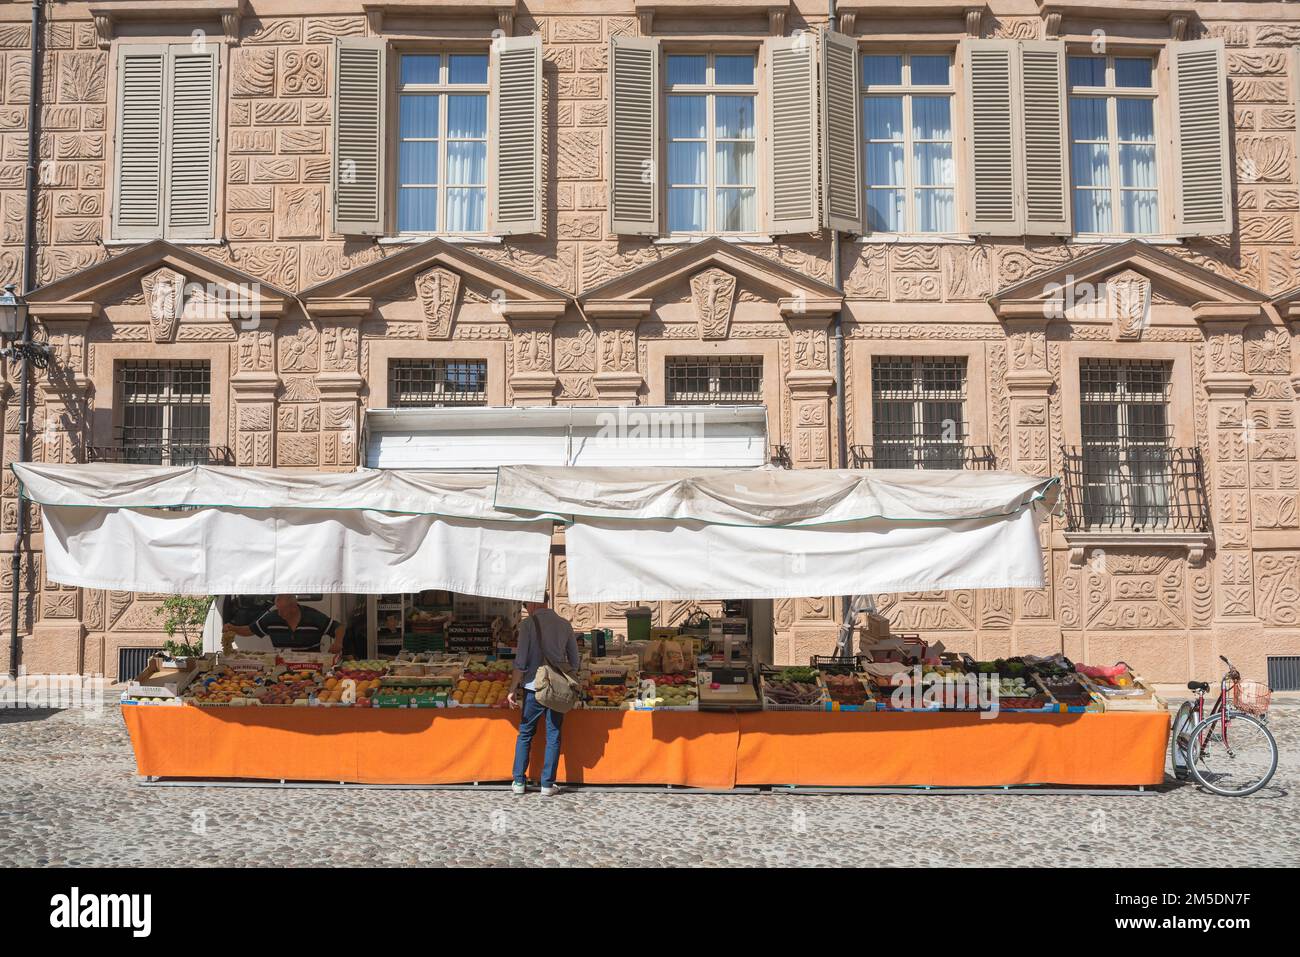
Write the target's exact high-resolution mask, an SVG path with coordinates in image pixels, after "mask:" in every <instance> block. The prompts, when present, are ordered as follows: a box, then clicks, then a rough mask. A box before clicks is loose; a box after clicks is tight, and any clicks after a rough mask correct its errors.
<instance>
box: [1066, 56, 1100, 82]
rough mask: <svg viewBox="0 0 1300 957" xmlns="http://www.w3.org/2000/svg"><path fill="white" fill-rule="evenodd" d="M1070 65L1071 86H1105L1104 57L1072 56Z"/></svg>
mask: <svg viewBox="0 0 1300 957" xmlns="http://www.w3.org/2000/svg"><path fill="white" fill-rule="evenodd" d="M1069 59H1070V65H1069V75H1070V86H1105V85H1106V58H1105V57H1104V56H1072V57H1070V58H1069Z"/></svg>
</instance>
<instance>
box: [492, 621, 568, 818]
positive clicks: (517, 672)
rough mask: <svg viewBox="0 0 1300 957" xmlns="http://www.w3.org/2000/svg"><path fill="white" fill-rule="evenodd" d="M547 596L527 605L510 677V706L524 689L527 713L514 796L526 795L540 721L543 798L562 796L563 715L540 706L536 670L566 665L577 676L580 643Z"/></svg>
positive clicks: (521, 725)
mask: <svg viewBox="0 0 1300 957" xmlns="http://www.w3.org/2000/svg"><path fill="white" fill-rule="evenodd" d="M547 597H549V595H548V596H545V597H544V598H543V600H542V601H540V602H527V603H525V606H524V607H525V608H527V609H528V617H527V618H526V619H524V621H523V623H522V624H521V625H520V626H519V647H518V649H517V651H516V655H515V667H514V672H513V674H512V675H511V678H510V693H509V695H508V696H507V698H506V700H507V702H509V704H510V707H512V708H517V707H519V705H520V696H519V686H520V684H522V685H523V687H524V694H523V709H524V713H523V716H522V718H521V719H520V721H519V738H518V740H517V741H516V743H515V768H514V777H513V781H512V783H511V785H510V789H511V791H513V792H514V793H515V794H523V793H524V790H525V775H527V773H528V753H529V751H530V750H531V749H532V745H533V733H534V732H535V731H536V730H537V722H538V721H540V720H541V719H542V717H543V716H545V718H546V754H545V756H544V758H543V760H542V796H543V797H550V796H551V795H554V794H558V793H559V790H560V789H559V787H558V786H557V785H556V783H555V774H556V771H557V769H558V767H559V763H560V726H561V724H562V723H563V722H564V715H563V714H562V713H561V712H559V711H556V710H554V709H553V708H545V707H543V706H542V705H540V704H538V703H537V693H536V684H535V682H536V678H537V669H538V668H540V667H541V666H542V665H543V664H550V665H551V666H552V667H556V666H558V667H565V666H567V667H568V668H570V669H571V670H572V672H573V673H574V674H577V671H578V665H579V661H578V640H577V637H576V636H575V635H574V634H573V626H572V625H570V624H569V623H568V622H567V621H565V620H564V619H563V618H561V617H560V616H559V615H557V614H556V613H555V612H554V611H552V610H551V609H550V608H549V607H547V604H546V598H547Z"/></svg>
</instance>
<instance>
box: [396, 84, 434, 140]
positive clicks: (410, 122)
mask: <svg viewBox="0 0 1300 957" xmlns="http://www.w3.org/2000/svg"><path fill="white" fill-rule="evenodd" d="M399 100H400V102H399V104H398V121H399V124H400V126H401V135H402V137H403V138H406V139H411V138H420V139H430V138H433V137H436V136H437V135H438V97H437V96H436V95H434V96H419V95H407V96H402V97H399Z"/></svg>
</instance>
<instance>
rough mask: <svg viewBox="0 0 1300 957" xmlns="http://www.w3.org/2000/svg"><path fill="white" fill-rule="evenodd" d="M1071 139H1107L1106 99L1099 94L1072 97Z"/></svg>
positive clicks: (1070, 110)
mask: <svg viewBox="0 0 1300 957" xmlns="http://www.w3.org/2000/svg"><path fill="white" fill-rule="evenodd" d="M1069 112H1070V139H1072V140H1104V139H1106V130H1107V124H1106V100H1105V99H1104V98H1102V97H1099V96H1072V97H1070V107H1069Z"/></svg>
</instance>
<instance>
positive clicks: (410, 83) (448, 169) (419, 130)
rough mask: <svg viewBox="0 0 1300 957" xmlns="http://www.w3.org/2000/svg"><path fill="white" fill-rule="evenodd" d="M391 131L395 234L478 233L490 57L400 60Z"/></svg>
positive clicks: (483, 209)
mask: <svg viewBox="0 0 1300 957" xmlns="http://www.w3.org/2000/svg"><path fill="white" fill-rule="evenodd" d="M397 127H398V129H397V137H398V144H397V152H398V157H397V230H398V232H400V233H433V232H440V233H481V232H483V231H484V230H485V229H486V228H487V227H486V220H487V180H488V155H487V141H488V55H487V54H486V53H403V54H401V55H400V56H399V58H398V71H397Z"/></svg>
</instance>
